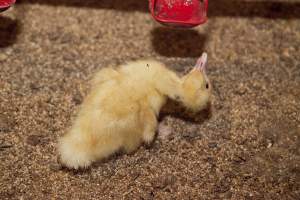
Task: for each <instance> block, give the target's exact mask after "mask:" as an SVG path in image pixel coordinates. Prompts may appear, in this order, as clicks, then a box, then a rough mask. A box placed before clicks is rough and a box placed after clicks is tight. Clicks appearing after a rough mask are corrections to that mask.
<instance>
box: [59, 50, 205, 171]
mask: <svg viewBox="0 0 300 200" xmlns="http://www.w3.org/2000/svg"><path fill="white" fill-rule="evenodd" d="M206 61H207V54H206V53H203V54H202V56H201V57H200V58H199V59H198V61H197V64H196V66H195V67H194V68H193V69H192V70H191V71H190V72H189V73H188V74H186V75H185V76H183V77H179V76H177V75H176V73H174V72H173V71H171V70H169V69H168V68H167V67H166V66H165V65H164V64H162V63H160V62H157V61H154V60H140V61H134V62H129V63H127V64H124V65H121V66H119V67H118V68H104V69H102V70H100V71H99V72H98V73H96V75H95V77H94V78H93V79H92V82H91V91H90V93H89V94H88V95H87V97H86V98H85V99H84V101H83V103H82V105H81V107H80V110H79V113H78V115H77V117H76V119H75V121H74V124H73V125H72V127H71V128H70V130H69V131H68V132H67V134H65V135H64V136H63V137H62V138H60V139H59V143H58V151H59V155H60V162H61V163H62V165H64V166H66V167H68V168H74V169H78V168H86V167H89V166H90V165H91V164H92V163H93V162H95V161H98V160H101V159H104V158H106V157H108V156H110V155H112V154H114V153H115V152H117V151H120V150H123V151H125V153H128V154H130V153H133V152H134V151H135V150H136V149H137V148H138V147H139V146H140V145H141V144H142V143H145V144H150V143H151V142H152V141H153V139H154V136H155V133H156V129H157V125H158V121H157V118H158V115H159V112H160V109H161V108H162V106H163V105H165V103H166V102H167V99H168V98H170V99H172V100H175V101H179V102H181V103H182V104H183V106H185V107H186V108H187V109H189V110H190V111H191V112H198V111H200V110H202V109H203V108H205V107H206V105H207V103H208V102H209V100H210V95H211V87H210V83H209V80H208V78H207V76H206V72H205V65H206Z"/></svg>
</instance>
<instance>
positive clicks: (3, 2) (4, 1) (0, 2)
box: [0, 0, 16, 12]
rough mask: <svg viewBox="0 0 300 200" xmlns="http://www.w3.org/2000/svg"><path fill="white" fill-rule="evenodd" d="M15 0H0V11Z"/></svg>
mask: <svg viewBox="0 0 300 200" xmlns="http://www.w3.org/2000/svg"><path fill="white" fill-rule="evenodd" d="M15 2H16V0H0V12H2V11H4V10H6V9H8V8H9V7H10V6H11V5H12V4H14V3H15Z"/></svg>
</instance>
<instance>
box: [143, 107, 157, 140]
mask: <svg viewBox="0 0 300 200" xmlns="http://www.w3.org/2000/svg"><path fill="white" fill-rule="evenodd" d="M142 119H143V120H144V131H143V135H142V136H143V141H144V142H145V143H146V144H147V145H149V144H151V143H152V141H153V139H154V136H155V132H156V129H157V119H156V115H155V113H154V111H152V110H151V109H149V108H148V109H146V110H144V111H143V118H142Z"/></svg>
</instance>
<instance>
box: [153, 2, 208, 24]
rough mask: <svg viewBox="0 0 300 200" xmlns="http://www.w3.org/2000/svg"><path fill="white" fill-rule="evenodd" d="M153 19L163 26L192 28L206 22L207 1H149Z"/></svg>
mask: <svg viewBox="0 0 300 200" xmlns="http://www.w3.org/2000/svg"><path fill="white" fill-rule="evenodd" d="M149 6H150V11H151V14H152V16H153V18H154V19H155V20H156V21H158V22H160V23H162V24H165V25H170V26H177V27H194V26H197V25H200V24H203V23H205V22H206V20H207V15H206V13H207V8H208V0H150V2H149Z"/></svg>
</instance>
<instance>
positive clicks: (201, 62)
mask: <svg viewBox="0 0 300 200" xmlns="http://www.w3.org/2000/svg"><path fill="white" fill-rule="evenodd" d="M206 63H207V53H205V52H204V53H203V54H202V56H201V57H200V58H199V59H198V60H197V63H196V66H195V68H196V69H197V70H200V71H201V72H205V68H206Z"/></svg>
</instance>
